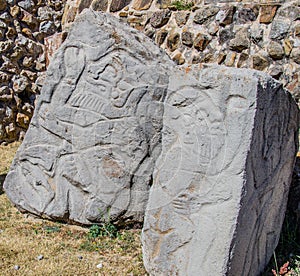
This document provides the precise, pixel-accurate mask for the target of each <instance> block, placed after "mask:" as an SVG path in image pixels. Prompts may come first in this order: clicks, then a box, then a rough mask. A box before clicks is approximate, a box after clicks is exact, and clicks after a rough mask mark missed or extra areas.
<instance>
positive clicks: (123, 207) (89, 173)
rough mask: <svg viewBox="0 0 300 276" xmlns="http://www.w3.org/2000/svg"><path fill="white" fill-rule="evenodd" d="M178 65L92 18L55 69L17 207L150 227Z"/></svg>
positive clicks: (15, 186) (125, 30) (24, 149)
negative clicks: (167, 104)
mask: <svg viewBox="0 0 300 276" xmlns="http://www.w3.org/2000/svg"><path fill="white" fill-rule="evenodd" d="M172 64H173V63H172V62H171V61H170V60H169V58H168V57H167V56H166V54H164V53H162V51H161V50H160V49H159V48H158V47H157V46H155V45H154V44H153V43H152V42H151V41H150V39H149V38H147V37H146V36H144V35H143V34H141V33H138V31H136V30H134V29H131V28H130V27H129V26H126V25H123V24H121V23H119V21H118V20H117V19H116V18H114V17H112V16H111V15H104V14H101V13H96V12H93V11H91V10H86V11H84V12H83V14H82V15H81V16H80V17H79V18H78V19H77V22H76V23H75V24H74V26H73V27H72V29H71V31H70V34H69V36H68V38H67V39H66V41H65V43H64V44H63V45H62V47H61V48H60V50H59V51H58V53H57V54H56V56H55V57H54V58H53V61H52V63H51V64H50V67H49V70H48V72H47V78H46V81H45V84H44V86H43V90H42V93H41V96H40V98H39V102H38V104H37V107H36V109H35V115H34V117H33V119H32V122H31V125H30V128H29V130H28V132H27V134H26V138H25V140H24V142H23V143H22V146H21V148H20V150H19V151H18V153H17V155H16V158H15V160H14V162H13V164H12V168H11V170H10V172H9V174H8V175H7V178H6V181H5V184H4V189H5V191H6V193H7V195H8V197H9V198H10V199H11V200H12V201H13V202H14V204H16V206H17V207H18V208H19V209H20V210H23V211H26V212H30V213H33V214H36V215H39V216H43V217H47V218H52V219H59V220H63V221H67V222H75V223H81V224H92V223H95V222H99V221H101V220H104V219H109V220H110V221H112V222H116V223H120V224H121V223H126V222H127V220H129V221H130V222H131V223H132V222H135V221H138V222H141V221H142V219H143V215H144V209H145V205H146V203H147V199H148V190H149V187H150V185H151V183H152V172H153V166H154V162H155V160H156V159H157V157H158V155H159V153H160V141H161V128H162V117H163V105H162V101H163V99H164V97H165V94H166V91H167V85H168V75H167V68H168V66H169V65H172Z"/></svg>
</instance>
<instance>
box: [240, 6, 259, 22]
mask: <svg viewBox="0 0 300 276" xmlns="http://www.w3.org/2000/svg"><path fill="white" fill-rule="evenodd" d="M256 18H257V12H255V11H254V10H253V9H250V8H242V9H240V10H238V16H237V23H238V24H245V23H247V22H251V21H255V20H256Z"/></svg>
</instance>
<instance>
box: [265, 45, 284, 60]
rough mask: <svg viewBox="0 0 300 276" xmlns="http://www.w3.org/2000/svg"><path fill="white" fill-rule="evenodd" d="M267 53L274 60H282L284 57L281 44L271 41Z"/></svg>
mask: <svg viewBox="0 0 300 276" xmlns="http://www.w3.org/2000/svg"><path fill="white" fill-rule="evenodd" d="M267 51H268V54H269V56H270V57H271V58H272V59H275V60H276V59H282V58H283V56H284V51H283V48H282V46H281V44H279V43H278V42H275V41H271V42H270V43H269V45H268V47H267Z"/></svg>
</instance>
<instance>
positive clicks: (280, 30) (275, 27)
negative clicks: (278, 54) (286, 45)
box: [270, 19, 291, 39]
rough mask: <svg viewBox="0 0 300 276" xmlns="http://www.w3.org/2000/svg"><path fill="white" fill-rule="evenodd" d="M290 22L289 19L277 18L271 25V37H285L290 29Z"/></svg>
mask: <svg viewBox="0 0 300 276" xmlns="http://www.w3.org/2000/svg"><path fill="white" fill-rule="evenodd" d="M290 25H291V24H290V22H289V21H287V20H282V19H277V20H274V21H273V23H272V26H271V32H270V38H271V39H282V38H285V37H286V35H287V34H288V31H289V29H290Z"/></svg>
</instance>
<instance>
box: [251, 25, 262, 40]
mask: <svg viewBox="0 0 300 276" xmlns="http://www.w3.org/2000/svg"><path fill="white" fill-rule="evenodd" d="M263 36H264V30H263V28H262V27H261V25H259V24H253V25H252V26H251V27H250V38H251V41H252V42H253V43H254V44H260V42H261V41H262V40H263Z"/></svg>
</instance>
